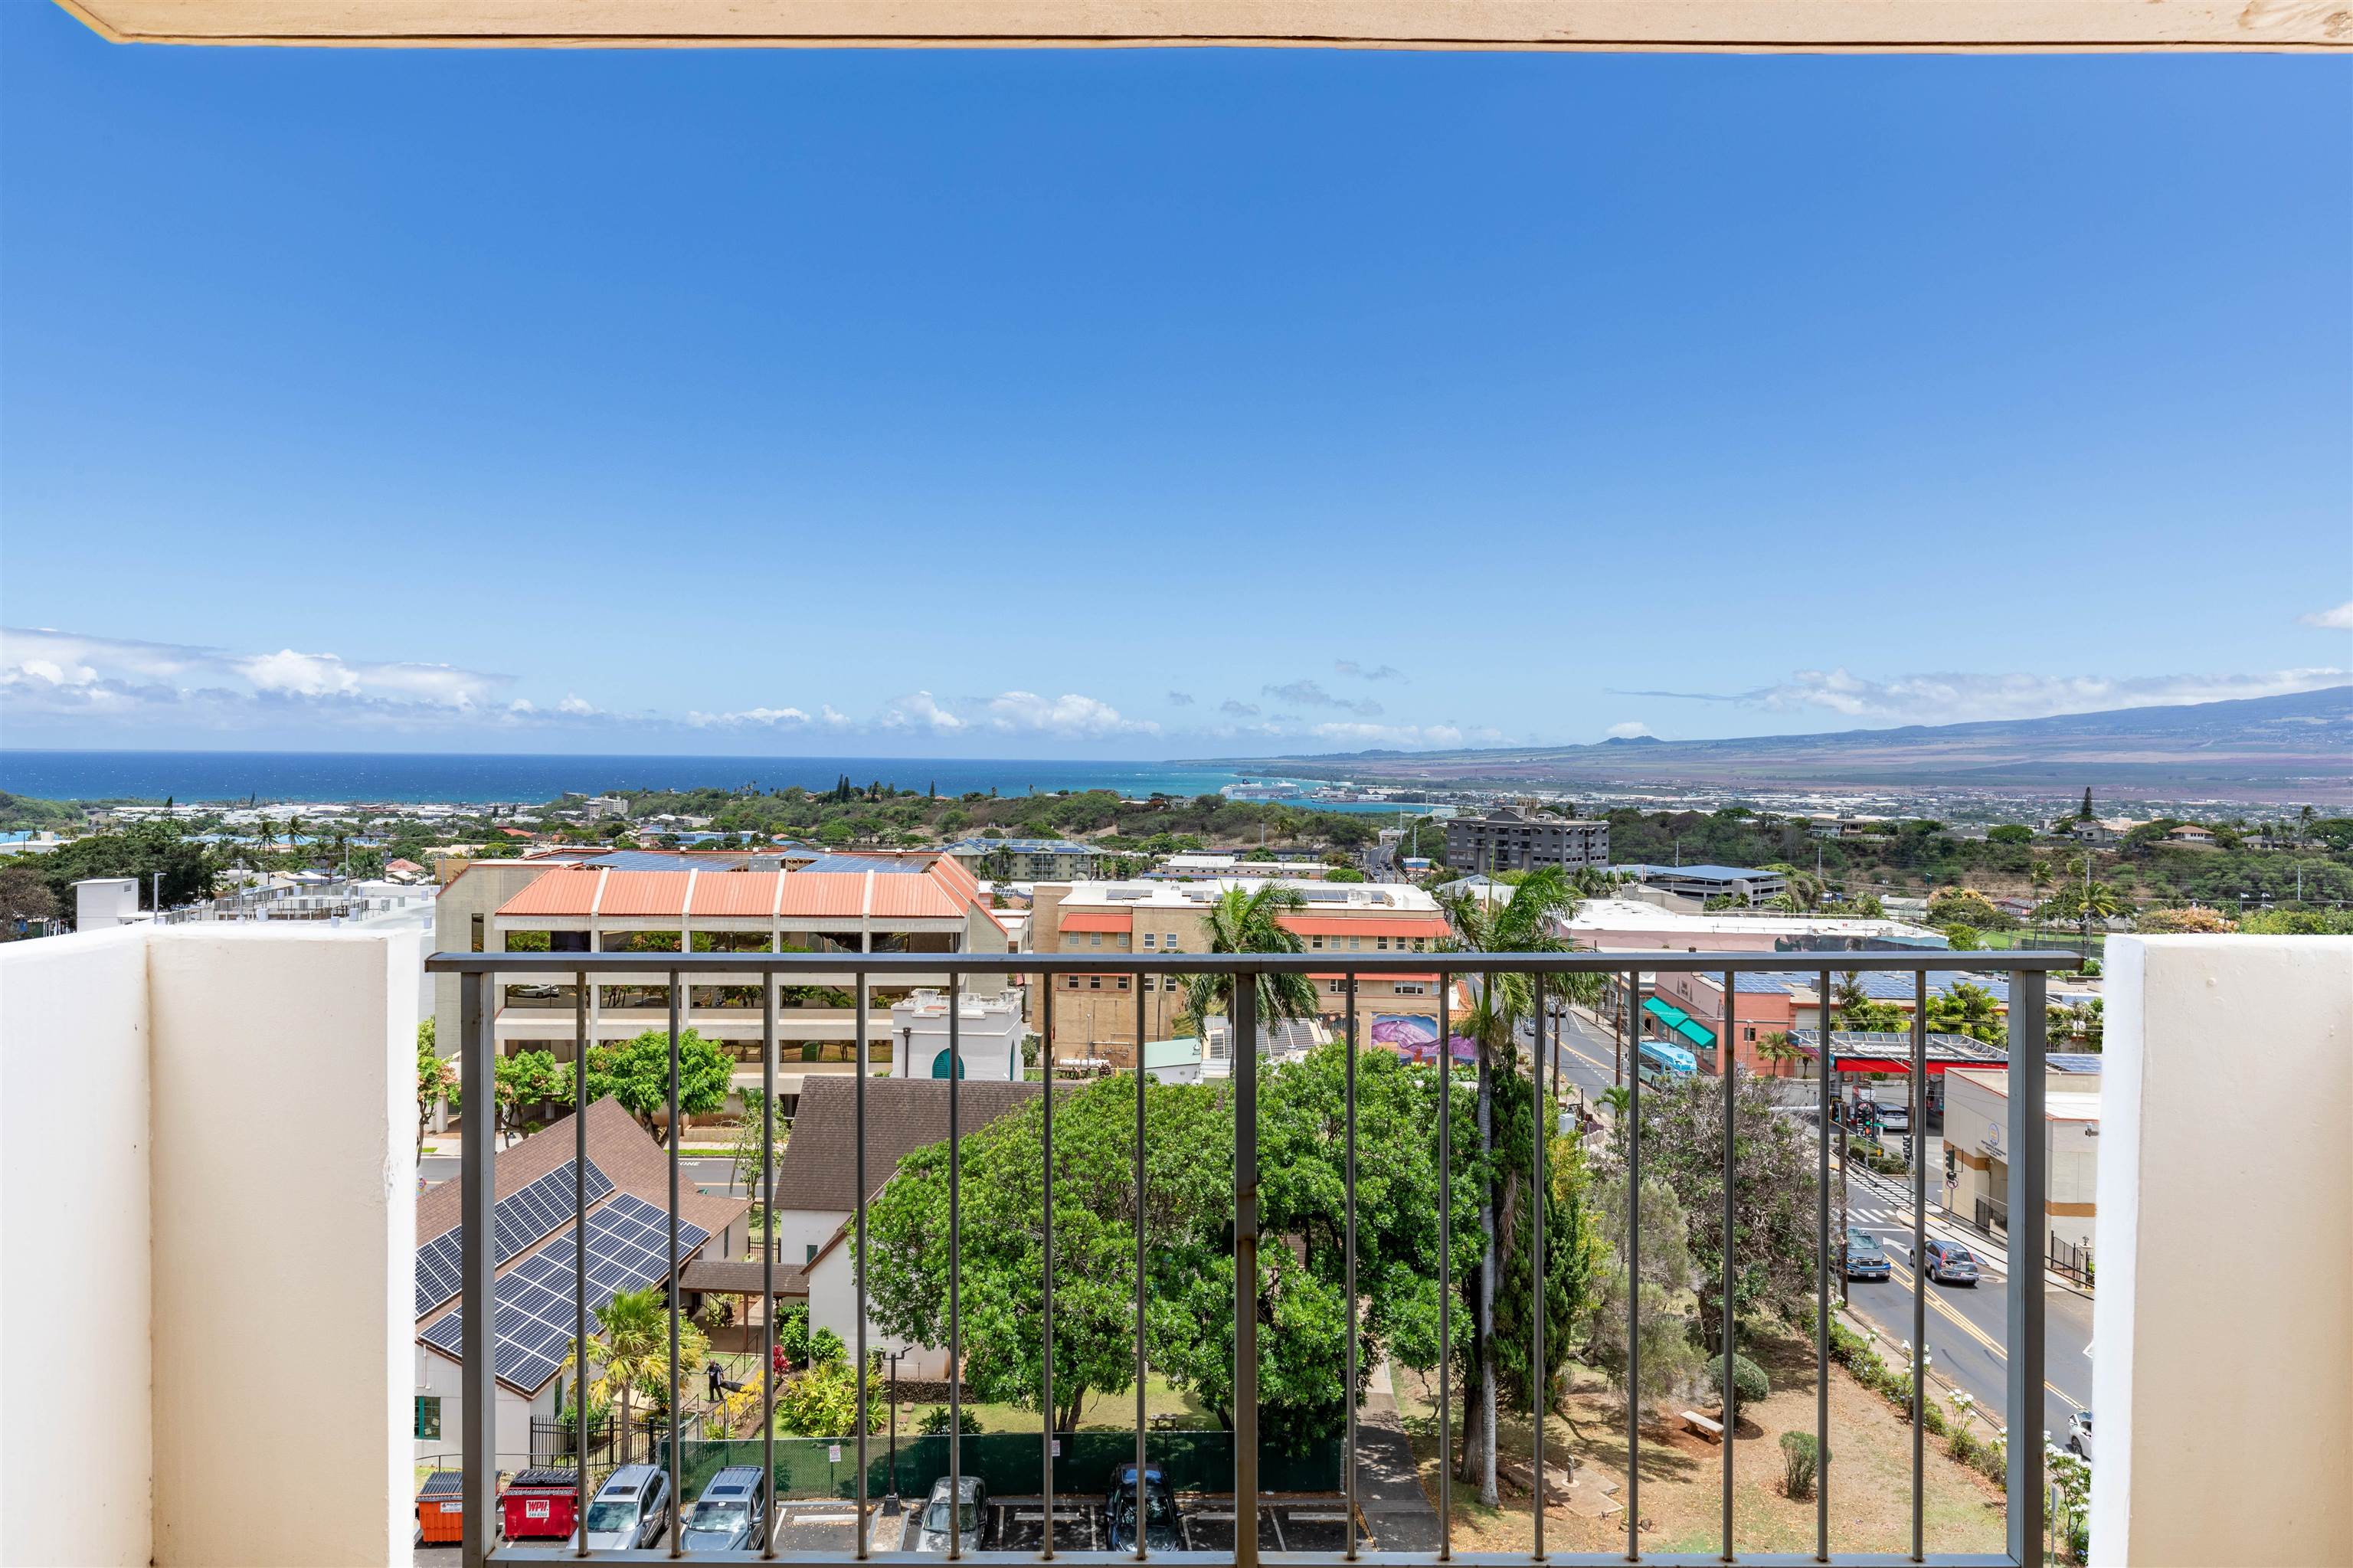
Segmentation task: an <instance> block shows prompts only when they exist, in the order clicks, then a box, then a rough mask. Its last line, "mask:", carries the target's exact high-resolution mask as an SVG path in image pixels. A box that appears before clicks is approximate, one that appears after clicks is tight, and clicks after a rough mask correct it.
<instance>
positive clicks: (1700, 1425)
mask: <svg viewBox="0 0 2353 1568" xmlns="http://www.w3.org/2000/svg"><path fill="white" fill-rule="evenodd" d="M1683 1425H1685V1426H1688V1427H1690V1428H1691V1429H1692V1430H1693V1431H1694V1432H1696V1433H1698V1434H1699V1435H1700V1436H1703V1437H1704V1438H1706V1439H1707V1440H1708V1441H1709V1442H1711V1443H1721V1442H1723V1441H1724V1423H1723V1422H1721V1421H1715V1420H1712V1419H1710V1418H1709V1417H1707V1416H1704V1415H1702V1414H1700V1413H1699V1412H1698V1411H1696V1410H1686V1411H1684V1412H1683Z"/></svg>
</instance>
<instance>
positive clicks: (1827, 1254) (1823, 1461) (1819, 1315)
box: [1814, 969, 1846, 1563]
mask: <svg viewBox="0 0 2353 1568" xmlns="http://www.w3.org/2000/svg"><path fill="white" fill-rule="evenodd" d="M1816 979H1817V980H1819V981H1820V986H1821V989H1820V991H1818V992H1816V995H1817V996H1818V997H1819V998H1820V1004H1819V1006H1818V1007H1817V1009H1816V1011H1817V1012H1818V1013H1819V1015H1820V1016H1819V1017H1818V1018H1817V1020H1816V1022H1818V1023H1819V1024H1820V1028H1819V1029H1818V1030H1816V1032H1815V1034H1816V1044H1817V1046H1818V1049H1817V1050H1816V1051H1815V1053H1814V1066H1815V1069H1816V1072H1817V1074H1818V1075H1819V1076H1820V1079H1821V1082H1820V1084H1819V1085H1817V1086H1816V1087H1817V1089H1818V1091H1819V1092H1818V1094H1817V1098H1818V1099H1819V1100H1820V1103H1821V1121H1820V1126H1819V1127H1818V1128H1816V1131H1817V1133H1818V1134H1819V1136H1818V1137H1816V1138H1815V1139H1814V1159H1815V1172H1816V1175H1815V1181H1814V1207H1815V1216H1814V1220H1815V1233H1814V1234H1815V1246H1814V1559H1815V1561H1817V1562H1820V1563H1827V1562H1829V1561H1830V1560H1831V1267H1832V1266H1834V1265H1833V1260H1835V1266H1836V1267H1837V1268H1838V1269H1839V1270H1840V1272H1841V1273H1843V1272H1844V1271H1845V1268H1846V1238H1845V1237H1844V1236H1841V1237H1840V1238H1839V1245H1838V1249H1837V1250H1836V1251H1832V1250H1831V1075H1832V1074H1833V1073H1835V1072H1836V1071H1837V1064H1838V1052H1837V1050H1836V1049H1835V1048H1834V1046H1833V1045H1832V1044H1831V971H1830V970H1828V969H1824V970H1823V971H1822V972H1821V973H1820V975H1819V976H1817V977H1816Z"/></svg>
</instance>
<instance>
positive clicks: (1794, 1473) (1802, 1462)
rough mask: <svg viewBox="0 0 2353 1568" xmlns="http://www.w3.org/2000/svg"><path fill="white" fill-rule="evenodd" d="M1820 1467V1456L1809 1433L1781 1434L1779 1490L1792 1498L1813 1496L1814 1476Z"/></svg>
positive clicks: (1812, 1436)
mask: <svg viewBox="0 0 2353 1568" xmlns="http://www.w3.org/2000/svg"><path fill="white" fill-rule="evenodd" d="M1821 1467H1822V1460H1821V1454H1820V1451H1819V1450H1818V1449H1817V1448H1816V1446H1815V1444H1814V1435H1813V1434H1812V1433H1810V1432H1784V1433H1782V1434H1781V1490H1782V1491H1783V1493H1785V1494H1786V1495H1788V1496H1789V1497H1792V1498H1810V1497H1811V1496H1813V1495H1814V1476H1815V1474H1816V1473H1817V1472H1818V1471H1820V1469H1821Z"/></svg>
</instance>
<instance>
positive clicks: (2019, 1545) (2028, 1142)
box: [2009, 969, 2050, 1563]
mask: <svg viewBox="0 0 2353 1568" xmlns="http://www.w3.org/2000/svg"><path fill="white" fill-rule="evenodd" d="M2047 979H2048V977H2047V976H2046V975H2045V974H2044V973H2043V971H2042V970H2041V969H2024V970H2021V971H2020V972H2019V973H2018V974H2017V975H2016V976H2015V977H2014V979H2013V982H2012V984H2011V986H2010V1129H2009V1136H2010V1150H2011V1151H2012V1152H2011V1155H2010V1390H2009V1393H2010V1398H2009V1405H2010V1453H2009V1460H2010V1465H2009V1480H2010V1503H2009V1508H2010V1559H2011V1561H2012V1562H2015V1563H2040V1562H2041V1558H2040V1557H2039V1556H2038V1555H2036V1554H2037V1553H2039V1552H2041V1551H2042V1510H2043V1501H2044V1499H2043V1496H2042V1444H2043V1441H2044V1436H2045V1434H2044V1430H2043V1426H2042V1416H2043V1412H2044V1410H2045V1409H2046V1408H2047V1407H2046V1405H2045V1403H2044V1399H2043V1383H2042V1379H2043V1370H2042V1354H2043V1342H2042V1337H2043V1315H2042V1307H2043V1303H2042V1293H2043V1286H2044V1280H2043V1277H2042V1264H2043V1258H2044V1255H2045V1254H2046V1251H2047V1247H2046V1244H2045V1243H2044V1241H2043V1235H2042V1228H2043V1226H2044V1225H2045V1224H2048V1223H2049V1214H2050V1201H2049V1189H2048V1182H2049V1180H2050V1145H2049V1141H2048V1140H2049V1138H2050V1130H2049V1128H2047V1127H2046V1125H2045V1124H2044V1122H2043V1112H2042V1107H2043V1071H2044V1063H2043V1030H2044V1028H2045V1026H2046V1022H2047V1021H2046V1019H2045V1017H2044V1014H2043V1007H2044V1004H2045V991H2044V982H2045V980H2047Z"/></svg>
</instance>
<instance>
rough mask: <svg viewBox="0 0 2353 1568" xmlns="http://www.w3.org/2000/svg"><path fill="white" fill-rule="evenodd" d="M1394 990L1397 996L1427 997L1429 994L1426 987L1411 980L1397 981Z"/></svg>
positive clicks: (1428, 989)
mask: <svg viewBox="0 0 2353 1568" xmlns="http://www.w3.org/2000/svg"><path fill="white" fill-rule="evenodd" d="M1395 989H1396V991H1397V993H1398V995H1399V996H1428V995H1429V994H1430V988H1429V987H1428V986H1426V985H1419V984H1417V983H1416V982H1414V981H1412V980H1399V981H1398V983H1397V986H1396V988H1395Z"/></svg>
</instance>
